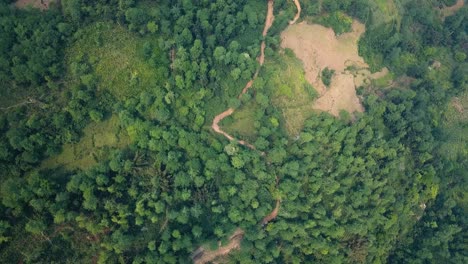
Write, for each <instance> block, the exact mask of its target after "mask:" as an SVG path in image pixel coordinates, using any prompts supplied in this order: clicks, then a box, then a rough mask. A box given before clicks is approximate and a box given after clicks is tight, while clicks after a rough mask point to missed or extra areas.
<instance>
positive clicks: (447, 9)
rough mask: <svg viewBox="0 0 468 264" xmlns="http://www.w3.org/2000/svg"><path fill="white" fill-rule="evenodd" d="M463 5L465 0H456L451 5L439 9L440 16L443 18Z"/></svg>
mask: <svg viewBox="0 0 468 264" xmlns="http://www.w3.org/2000/svg"><path fill="white" fill-rule="evenodd" d="M464 5H465V0H458V1H457V2H456V3H455V4H454V5H453V6H447V7H444V8H442V9H441V10H440V11H441V12H442V17H443V18H444V19H445V18H446V17H448V16H451V15H453V14H455V12H457V11H458V10H460V8H462V7H463V6H464Z"/></svg>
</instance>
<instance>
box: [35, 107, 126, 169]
mask: <svg viewBox="0 0 468 264" xmlns="http://www.w3.org/2000/svg"><path fill="white" fill-rule="evenodd" d="M129 143H130V138H129V137H128V136H127V133H126V132H125V131H123V130H121V128H120V120H119V118H118V116H116V115H113V116H112V117H111V118H109V119H107V120H104V121H101V122H97V123H96V122H94V123H91V124H89V125H88V126H87V127H86V128H85V129H84V130H83V136H82V137H81V139H80V141H79V142H77V143H74V144H65V145H64V146H63V148H62V149H63V150H62V152H61V153H60V154H58V155H56V156H53V157H50V158H48V159H46V160H45V161H44V162H43V163H42V166H41V167H42V168H55V167H59V166H64V167H66V168H67V169H77V168H79V169H88V168H90V167H92V166H93V165H96V164H97V160H102V159H103V158H105V157H107V154H108V151H107V150H108V148H112V147H115V148H123V147H125V146H127V145H128V144H129Z"/></svg>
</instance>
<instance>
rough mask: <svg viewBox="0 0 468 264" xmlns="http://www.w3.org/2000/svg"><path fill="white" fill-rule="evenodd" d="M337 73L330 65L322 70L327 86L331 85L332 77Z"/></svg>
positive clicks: (324, 82)
mask: <svg viewBox="0 0 468 264" xmlns="http://www.w3.org/2000/svg"><path fill="white" fill-rule="evenodd" d="M334 74H335V70H330V69H329V68H328V67H326V68H325V69H323V70H322V82H323V84H325V86H327V87H328V86H330V84H331V79H332V77H333V75H334Z"/></svg>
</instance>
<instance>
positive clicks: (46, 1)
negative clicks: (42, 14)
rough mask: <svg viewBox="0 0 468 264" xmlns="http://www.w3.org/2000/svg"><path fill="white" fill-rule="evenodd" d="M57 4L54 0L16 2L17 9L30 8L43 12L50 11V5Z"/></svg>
mask: <svg viewBox="0 0 468 264" xmlns="http://www.w3.org/2000/svg"><path fill="white" fill-rule="evenodd" d="M52 2H55V1H54V0H18V1H16V2H15V6H16V7H17V8H26V7H28V6H30V7H34V8H39V9H41V10H47V9H49V5H50V3H52Z"/></svg>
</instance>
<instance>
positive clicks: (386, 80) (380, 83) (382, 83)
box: [372, 72, 395, 88]
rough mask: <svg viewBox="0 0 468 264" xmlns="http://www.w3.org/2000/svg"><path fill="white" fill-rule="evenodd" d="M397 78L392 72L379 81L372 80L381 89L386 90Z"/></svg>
mask: <svg viewBox="0 0 468 264" xmlns="http://www.w3.org/2000/svg"><path fill="white" fill-rule="evenodd" d="M394 78H395V75H394V74H393V73H392V72H388V73H387V74H386V75H385V76H383V77H380V78H378V79H374V80H372V83H373V84H374V85H375V86H376V87H379V88H385V87H388V86H389V83H391V81H392V80H393V79H394Z"/></svg>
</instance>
